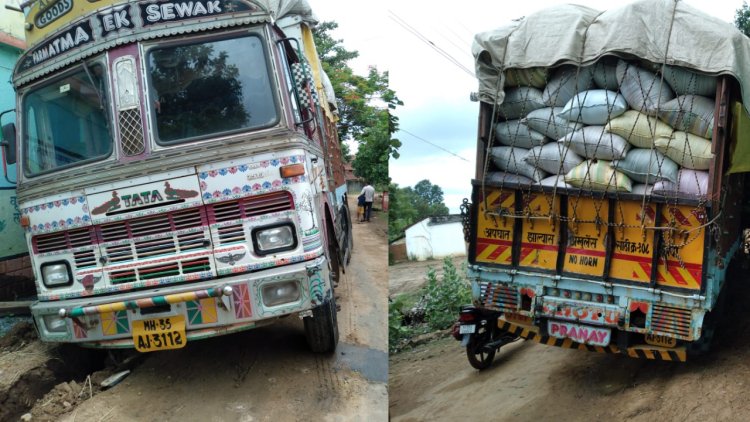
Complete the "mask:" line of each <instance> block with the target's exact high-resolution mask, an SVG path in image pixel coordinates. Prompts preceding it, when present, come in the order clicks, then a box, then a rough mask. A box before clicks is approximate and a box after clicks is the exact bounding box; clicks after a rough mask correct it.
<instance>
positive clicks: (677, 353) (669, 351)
mask: <svg viewBox="0 0 750 422" xmlns="http://www.w3.org/2000/svg"><path fill="white" fill-rule="evenodd" d="M497 326H498V328H500V329H501V330H504V331H507V332H509V333H511V334H515V335H518V336H520V337H523V338H524V339H526V340H530V341H533V342H536V343H540V344H545V345H547V346H555V347H562V348H565V349H578V350H587V351H589V352H597V353H619V354H623V355H627V356H629V357H631V358H636V359H650V360H663V361H675V362H685V361H687V353H686V351H685V347H673V348H667V347H659V346H650V345H648V344H641V345H637V346H632V347H628V348H627V349H623V350H621V349H620V348H618V347H617V346H615V345H611V344H610V345H609V346H592V345H589V344H583V343H578V342H575V341H573V340H571V339H569V338H565V339H562V338H557V337H553V336H542V335H540V334H539V328H537V327H534V326H527V325H519V324H514V323H510V322H508V321H503V320H502V319H498V320H497Z"/></svg>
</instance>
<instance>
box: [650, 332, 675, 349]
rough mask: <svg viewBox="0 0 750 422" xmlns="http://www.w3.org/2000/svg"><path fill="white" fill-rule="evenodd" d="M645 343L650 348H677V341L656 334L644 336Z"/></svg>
mask: <svg viewBox="0 0 750 422" xmlns="http://www.w3.org/2000/svg"><path fill="white" fill-rule="evenodd" d="M646 343H648V344H650V345H652V346H662V347H675V346H677V339H676V338H674V337H667V336H660V335H658V334H646Z"/></svg>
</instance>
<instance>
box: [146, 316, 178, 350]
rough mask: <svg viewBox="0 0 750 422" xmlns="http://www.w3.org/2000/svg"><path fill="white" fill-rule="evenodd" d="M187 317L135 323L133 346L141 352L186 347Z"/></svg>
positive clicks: (163, 318) (172, 317) (171, 317)
mask: <svg viewBox="0 0 750 422" xmlns="http://www.w3.org/2000/svg"><path fill="white" fill-rule="evenodd" d="M185 343H187V337H186V336H185V317H184V316H182V315H175V316H170V317H162V318H153V319H144V320H137V321H133V344H134V345H135V349H136V350H138V351H139V352H153V351H154V350H168V349H179V348H182V347H185Z"/></svg>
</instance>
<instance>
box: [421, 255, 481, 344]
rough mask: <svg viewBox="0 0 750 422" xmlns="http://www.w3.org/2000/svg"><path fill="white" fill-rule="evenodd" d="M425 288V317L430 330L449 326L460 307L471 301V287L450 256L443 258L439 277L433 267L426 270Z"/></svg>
mask: <svg viewBox="0 0 750 422" xmlns="http://www.w3.org/2000/svg"><path fill="white" fill-rule="evenodd" d="M426 289H427V305H426V306H425V319H426V320H427V323H428V324H429V326H430V328H431V329H432V330H444V329H446V328H449V327H450V326H451V325H453V323H454V322H456V320H457V319H458V313H459V311H460V310H461V307H462V306H464V305H467V304H469V303H471V287H470V286H469V283H468V282H467V281H466V280H465V279H464V278H463V277H461V275H460V274H459V273H458V271H457V270H456V266H455V265H453V261H452V260H451V259H450V258H445V259H444V260H443V275H442V278H441V279H438V277H437V274H436V273H435V270H434V269H433V268H430V269H429V271H427V287H426Z"/></svg>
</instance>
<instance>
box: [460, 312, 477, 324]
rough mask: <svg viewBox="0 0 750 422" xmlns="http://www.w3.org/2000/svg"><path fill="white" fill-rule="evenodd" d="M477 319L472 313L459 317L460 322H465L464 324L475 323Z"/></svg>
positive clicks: (461, 314) (463, 313) (462, 314)
mask: <svg viewBox="0 0 750 422" xmlns="http://www.w3.org/2000/svg"><path fill="white" fill-rule="evenodd" d="M475 319H476V316H475V315H474V314H473V313H471V312H461V313H460V314H459V315H458V321H459V322H463V323H465V322H474V320H475Z"/></svg>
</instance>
